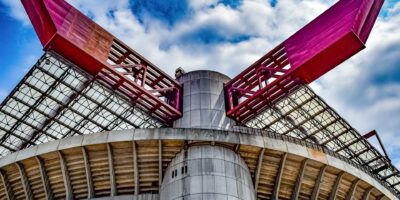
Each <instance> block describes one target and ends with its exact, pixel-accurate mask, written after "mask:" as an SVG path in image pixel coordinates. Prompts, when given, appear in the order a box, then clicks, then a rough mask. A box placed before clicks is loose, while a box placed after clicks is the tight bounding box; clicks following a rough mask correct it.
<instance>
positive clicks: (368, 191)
mask: <svg viewBox="0 0 400 200" xmlns="http://www.w3.org/2000/svg"><path fill="white" fill-rule="evenodd" d="M373 189H374V187H370V188H369V189H367V190H366V191H365V192H364V195H363V198H362V199H363V200H368V199H369V196H370V195H371V191H372V190H373Z"/></svg>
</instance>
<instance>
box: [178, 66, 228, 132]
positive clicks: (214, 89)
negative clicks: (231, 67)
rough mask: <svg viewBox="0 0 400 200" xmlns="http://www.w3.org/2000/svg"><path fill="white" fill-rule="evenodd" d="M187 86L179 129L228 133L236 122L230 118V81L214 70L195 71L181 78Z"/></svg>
mask: <svg viewBox="0 0 400 200" xmlns="http://www.w3.org/2000/svg"><path fill="white" fill-rule="evenodd" d="M178 80H179V82H180V83H182V84H183V116H182V118H180V119H178V120H177V121H175V123H174V127H175V128H205V129H219V130H228V129H229V128H230V127H231V126H232V125H233V123H234V122H233V121H232V120H231V119H229V118H228V117H226V114H225V98H224V92H223V91H224V90H223V86H224V83H227V82H228V81H229V80H230V78H229V77H227V76H226V75H224V74H221V73H218V72H214V71H206V70H201V71H192V72H188V73H185V74H183V75H182V76H180V77H179V78H178Z"/></svg>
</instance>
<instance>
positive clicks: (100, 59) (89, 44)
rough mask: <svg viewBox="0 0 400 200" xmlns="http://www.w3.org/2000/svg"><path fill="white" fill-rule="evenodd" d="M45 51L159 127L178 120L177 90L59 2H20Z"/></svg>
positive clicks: (138, 57) (172, 82)
mask: <svg viewBox="0 0 400 200" xmlns="http://www.w3.org/2000/svg"><path fill="white" fill-rule="evenodd" d="M22 3H23V5H24V7H25V10H26V12H27V13H28V16H29V18H30V20H31V22H32V24H33V26H34V28H35V31H36V33H37V35H38V37H39V39H40V42H41V43H42V45H43V47H44V50H45V51H54V52H56V53H57V54H59V55H61V56H63V57H64V58H66V59H68V60H69V61H71V62H73V63H74V64H75V65H77V66H79V67H80V68H82V69H83V70H85V71H86V72H88V73H89V74H91V75H93V76H95V77H98V78H99V79H101V80H102V81H103V82H105V83H106V84H108V85H109V86H110V87H112V88H114V89H115V90H118V91H119V92H121V93H122V94H124V95H126V96H127V97H129V98H131V100H132V101H133V103H134V104H135V105H137V106H139V107H140V108H142V109H143V110H145V111H148V112H149V114H150V115H152V116H153V117H155V118H157V119H159V120H160V121H162V122H164V123H167V124H172V122H173V121H174V120H176V119H178V118H179V117H181V115H182V114H181V112H180V95H181V94H182V92H181V91H182V86H181V85H180V83H178V82H177V81H176V80H174V79H173V78H171V77H170V76H168V75H167V74H166V73H164V72H163V71H161V70H160V69H159V68H157V67H156V66H155V65H154V64H152V63H151V62H150V61H148V60H146V59H145V58H143V57H142V56H141V55H139V54H138V53H137V52H135V51H134V50H132V49H131V48H129V47H128V46H127V45H126V44H124V43H123V42H121V41H120V40H118V39H117V38H116V37H114V36H113V35H112V34H110V33H109V32H107V31H106V30H104V29H103V28H102V27H100V26H99V25H97V24H96V23H95V22H93V21H92V20H91V19H89V18H88V17H86V16H85V15H83V14H82V13H81V12H79V11H78V10H77V9H75V8H74V7H72V6H71V5H69V4H68V3H67V2H66V1H64V0H22Z"/></svg>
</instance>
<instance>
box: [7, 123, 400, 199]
mask: <svg viewBox="0 0 400 200" xmlns="http://www.w3.org/2000/svg"><path fill="white" fill-rule="evenodd" d="M133 141H134V142H138V143H140V142H149V141H155V142H156V145H154V152H153V153H152V155H153V156H154V165H155V166H156V167H155V168H154V169H155V170H154V172H155V173H154V172H151V174H152V175H156V174H160V173H159V166H160V162H162V161H160V160H159V159H165V157H163V156H161V158H160V156H159V155H161V154H159V151H160V149H159V148H160V146H159V143H158V141H163V142H168V141H181V142H188V141H191V142H193V141H197V142H203V143H204V142H208V144H213V143H214V144H216V146H218V145H221V144H225V145H226V144H230V145H233V146H247V147H252V148H261V149H266V152H268V151H271V150H276V151H278V152H282V153H289V155H295V156H300V157H304V158H307V159H310V160H313V161H316V162H319V163H321V164H323V165H328V166H329V167H333V168H336V169H337V170H340V171H343V172H346V174H351V175H352V176H353V177H355V178H358V179H361V180H362V181H363V183H367V184H369V185H370V186H372V187H374V188H376V190H378V191H380V192H381V193H382V194H384V195H385V196H386V197H387V198H389V199H397V198H396V197H395V196H394V195H393V194H392V193H391V192H390V190H388V189H387V188H386V187H384V186H383V184H382V183H381V182H380V181H378V180H377V179H375V178H374V177H372V176H370V175H369V174H368V173H365V172H364V171H362V169H361V168H360V166H354V165H352V164H351V163H349V162H348V161H346V160H341V159H340V158H339V157H335V156H333V155H328V154H326V153H324V152H323V151H320V150H318V149H314V148H310V147H306V145H304V146H303V145H300V144H302V143H301V142H299V141H298V142H295V140H293V139H292V140H290V141H289V140H284V139H279V135H274V134H273V133H270V132H267V131H264V132H262V131H255V130H253V129H245V128H243V129H240V130H239V129H238V130H236V129H232V130H230V131H223V130H210V129H194V128H187V129H186V128H160V129H132V130H122V131H111V132H103V133H96V134H91V135H84V136H75V137H70V138H66V139H62V140H58V141H54V142H50V143H45V144H41V145H37V146H34V147H30V148H27V149H25V150H23V151H18V152H15V153H12V154H9V155H7V156H5V157H3V158H1V159H0V168H2V169H6V168H8V166H14V165H15V163H17V162H22V163H24V162H26V161H27V160H29V159H32V158H35V157H36V156H37V157H42V158H43V159H47V157H48V156H51V155H52V154H54V152H59V151H61V152H63V151H68V150H70V149H72V148H78V149H81V147H82V146H84V147H85V148H86V147H87V148H95V147H96V146H99V145H100V146H101V145H107V144H111V146H112V145H115V143H125V144H124V145H126V143H131V144H132V142H133ZM296 143H297V144H296ZM176 144H177V145H178V144H179V143H176ZM203 145H204V144H203ZM178 146H179V145H178ZM195 147H196V146H189V149H191V148H195ZM96 148H97V147H96ZM121 148H122V147H121ZM124 148H125V147H124ZM130 148H132V147H130ZM152 148H153V147H152ZM169 148H170V147H168V146H166V147H165V149H164V147H161V152H162V154H164V153H166V154H169V152H168V151H169ZM179 148H180V150H182V149H184V147H179ZM139 149H140V148H139ZM221 149H225V148H223V147H220V146H219V147H214V148H211V149H209V148H205V149H202V150H201V151H191V150H189V151H188V156H190V158H192V161H193V162H196V160H197V162H200V161H201V163H198V164H197V165H196V164H193V165H191V166H190V167H189V168H188V170H189V169H190V170H194V171H198V170H199V172H201V173H203V171H202V170H203V168H202V166H203V163H202V162H203V161H202V160H216V161H215V162H216V163H217V162H218V163H219V164H215V165H219V166H224V168H225V172H220V171H215V172H207V173H206V172H204V173H206V174H204V176H207V177H208V176H209V177H208V178H210V179H212V180H214V183H213V184H216V183H217V182H218V181H222V180H225V181H226V184H233V182H232V183H230V182H229V181H233V180H235V181H236V179H235V177H236V176H238V175H237V174H234V175H229V173H230V172H229V170H230V167H225V166H229V165H231V164H232V163H236V164H239V165H240V167H241V168H243V169H245V168H246V167H247V166H245V165H244V163H243V162H242V161H240V159H241V158H240V156H239V154H226V153H225V150H224V153H223V154H222V153H221ZM231 149H232V150H229V151H231V152H233V151H238V152H237V153H240V151H241V150H240V148H238V150H235V148H231ZM131 150H132V149H131ZM93 151H97V150H92V152H93ZM99 151H101V149H100V150H99ZM78 152H81V150H79V151H78ZM142 153H146V152H142ZM246 153H247V152H246ZM258 154H259V153H258V151H257V152H256V154H255V155H253V156H250V157H249V158H251V159H253V160H254V163H257V160H259V158H258V157H257V156H258ZM46 155H47V156H46ZM105 155H107V154H105ZM115 155H117V156H118V154H115ZM113 156H114V155H113ZM141 156H143V154H141ZM242 156H246V154H244V155H242ZM99 157H100V158H101V155H100V154H99ZM141 158H142V159H145V160H144V161H145V162H147V161H146V159H147V158H146V157H141ZM129 159H132V156H131V157H130V158H129ZM152 159H153V158H152ZM176 159H178V158H176ZM179 159H182V158H179ZM86 160H88V159H87V158H86ZM104 160H105V165H107V162H108V160H107V159H104ZM226 160H232V161H234V162H228V163H226V162H225V161H226ZM94 161H96V160H94ZM29 162H30V161H29ZM35 162H36V161H35ZM44 162H47V161H44ZM68 162H70V161H68ZM76 162H78V163H79V162H82V163H84V158H83V155H82V161H79V160H77V161H76ZM87 162H91V161H87ZM96 162H97V161H96ZM176 162H177V161H176ZM182 162H183V161H182ZM182 162H181V163H182ZM220 162H222V163H223V164H221V163H220ZM139 164H140V163H139ZM163 164H166V163H163ZM128 165H132V166H133V165H134V164H133V163H131V164H129V163H128ZM170 165H172V164H170ZM10 169H11V168H10ZM118 169H119V168H118ZM82 170H83V171H82V173H83V174H84V175H85V172H84V171H85V168H82ZM107 170H109V169H108V168H107ZM216 170H218V169H216ZM262 170H264V169H262ZM64 171H65V170H64ZM132 171H133V172H134V173H135V174H136V176H138V174H139V171H138V169H137V168H136V167H135V169H133V168H132ZM244 171H245V170H244ZM10 173H11V172H10ZM221 173H225V175H223V174H221ZM246 173H247V172H246ZM246 173H244V174H246ZM192 174H196V173H194V172H192ZM192 174H190V175H191V176H192ZM240 174H241V176H240V177H242V172H241V173H240ZM266 174H267V173H263V172H261V173H260V176H261V177H260V179H262V176H265V175H266ZM170 175H171V173H170V172H166V173H165V174H164V177H170ZM200 175H201V176H200ZM200 175H199V174H197V175H194V177H193V180H194V181H195V179H196V178H195V177H197V176H200V177H201V179H200V178H197V179H198V180H197V181H199V183H202V185H203V178H202V177H203V175H202V174H200ZM88 176H91V174H88ZM216 176H218V177H219V176H223V177H224V178H225V179H222V178H221V179H218V180H217V178H216ZM246 176H247V175H246ZM39 178H40V177H39ZM82 178H83V179H86V176H83V177H82ZM154 179H155V181H154V182H155V183H158V182H159V177H158V176H157V177H155V178H154ZM246 180H247V179H245V180H244V181H246ZM139 181H140V179H139ZM164 182H165V180H164ZM247 182H251V181H247ZM247 182H245V184H247ZM183 183H184V182H182V187H183ZM177 184H178V183H177ZM188 184H189V183H188ZM210 184H211V183H210ZM45 185H46V184H45ZM185 185H187V184H185ZM236 185H237V184H236ZM205 186H206V187H207V188H205V189H206V190H205V191H208V192H206V194H207V195H209V194H208V193H210V195H211V196H212V195H213V193H212V191H213V190H212V188H208V184H205ZM189 187H190V184H189ZM232 187H233V186H232ZM251 187H252V188H253V189H254V186H251ZM227 188H230V187H228V186H227ZM186 189H187V188H186ZM196 189H198V188H194V189H192V190H189V192H190V193H184V194H192V192H193V190H196ZM177 190H178V189H177ZM201 190H203V188H201ZM178 192H179V191H178ZM182 192H185V191H183V189H182ZM186 192H187V191H186ZM200 192H203V191H200ZM137 193H139V194H141V192H140V191H138V192H137ZM196 195H197V196H199V194H196ZM196 195H194V194H193V198H194V197H196ZM207 195H206V196H207ZM228 195H231V196H230V197H235V198H239V199H240V197H241V196H237V197H236V196H235V195H242V193H238V192H237V193H236V194H233V193H232V194H228ZM200 196H202V195H200ZM211 196H210V198H211ZM215 196H216V198H219V197H217V196H219V195H215ZM127 198H130V197H127ZM205 198H208V196H207V197H205ZM235 198H234V199H235Z"/></svg>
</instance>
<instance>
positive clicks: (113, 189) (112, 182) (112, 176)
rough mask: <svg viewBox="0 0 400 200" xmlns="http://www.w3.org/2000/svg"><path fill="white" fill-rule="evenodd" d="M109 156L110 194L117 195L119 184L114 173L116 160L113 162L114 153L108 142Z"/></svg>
mask: <svg viewBox="0 0 400 200" xmlns="http://www.w3.org/2000/svg"><path fill="white" fill-rule="evenodd" d="M107 156H108V169H109V172H110V190H111V191H110V194H111V195H110V196H112V197H113V196H116V195H117V186H116V183H115V173H114V162H113V153H112V148H111V145H110V143H107Z"/></svg>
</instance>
